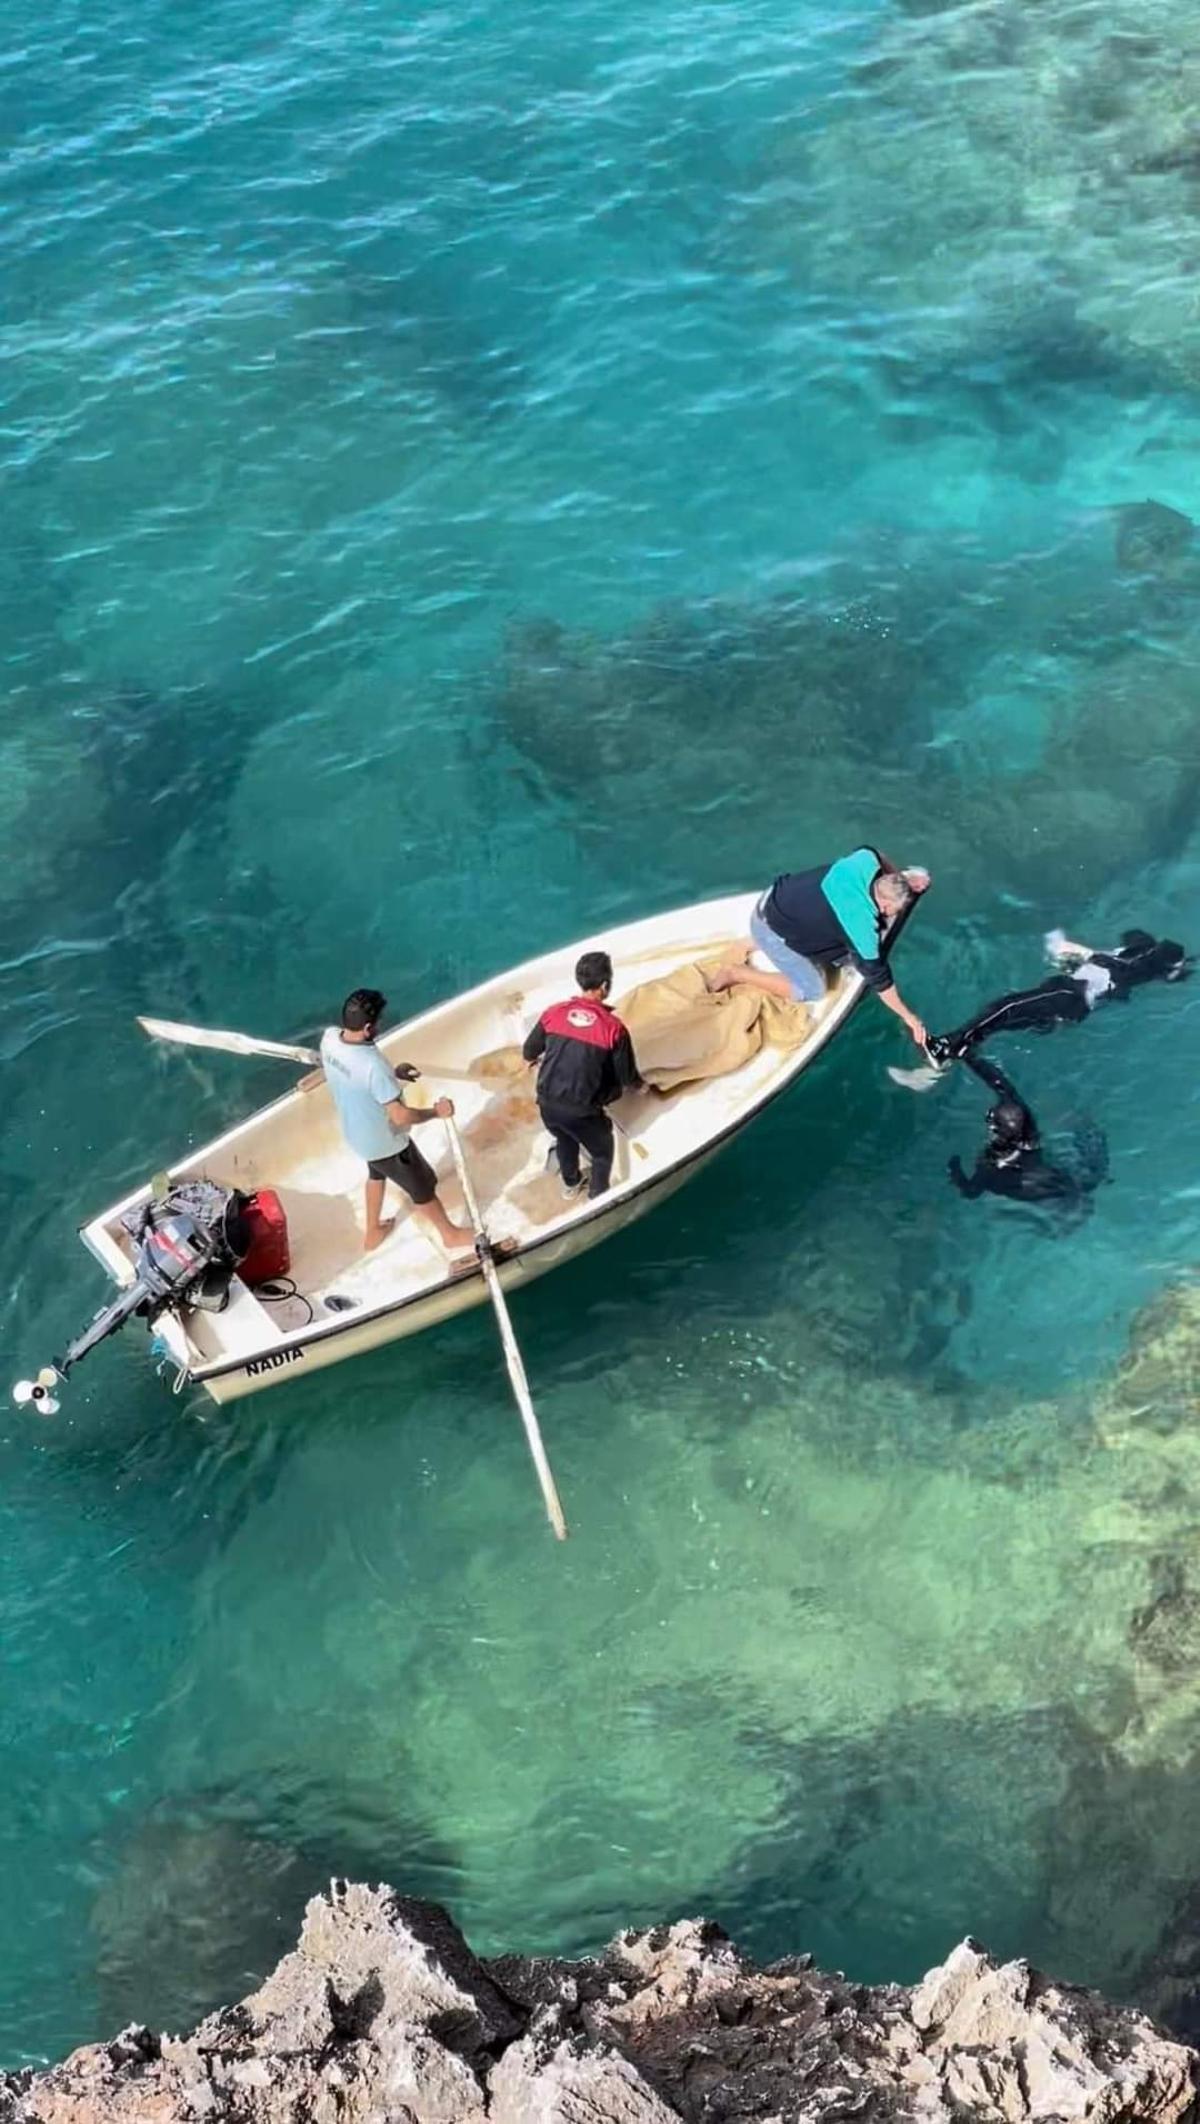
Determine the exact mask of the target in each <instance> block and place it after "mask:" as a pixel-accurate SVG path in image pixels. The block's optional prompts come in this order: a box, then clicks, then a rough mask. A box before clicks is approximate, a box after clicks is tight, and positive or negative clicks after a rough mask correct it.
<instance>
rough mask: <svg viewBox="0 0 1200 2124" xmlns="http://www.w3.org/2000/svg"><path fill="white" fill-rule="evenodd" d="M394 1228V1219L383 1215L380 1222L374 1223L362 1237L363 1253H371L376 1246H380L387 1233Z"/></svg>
mask: <svg viewBox="0 0 1200 2124" xmlns="http://www.w3.org/2000/svg"><path fill="white" fill-rule="evenodd" d="M395 1229H396V1220H395V1218H394V1217H385V1218H384V1219H383V1222H382V1223H381V1224H377V1225H375V1226H374V1227H373V1229H372V1230H371V1231H369V1232H367V1233H366V1235H365V1236H364V1238H363V1252H364V1254H373V1253H374V1251H375V1249H376V1247H377V1246H382V1245H383V1242H384V1240H385V1239H386V1238H387V1237H388V1235H389V1233H391V1232H394V1231H395Z"/></svg>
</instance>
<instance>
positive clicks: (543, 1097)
mask: <svg viewBox="0 0 1200 2124" xmlns="http://www.w3.org/2000/svg"><path fill="white" fill-rule="evenodd" d="M521 1052H522V1054H523V1055H524V1057H525V1060H526V1061H527V1062H539V1061H540V1063H541V1068H540V1069H539V1070H538V1078H537V1101H538V1105H539V1106H540V1107H542V1108H543V1109H547V1110H549V1111H551V1112H553V1113H558V1114H576V1115H582V1114H594V1113H598V1112H600V1110H601V1109H602V1108H603V1107H605V1106H609V1105H611V1103H612V1101H613V1100H614V1099H619V1098H620V1096H621V1093H622V1092H625V1091H635V1090H636V1089H637V1086H638V1085H639V1084H640V1083H641V1081H642V1080H641V1078H640V1077H639V1075H638V1069H637V1063H636V1062H635V1061H634V1058H633V1043H632V1041H631V1040H630V1037H629V1034H628V1032H627V1030H626V1028H625V1027H624V1026H623V1025H622V1023H621V1020H620V1019H619V1018H618V1016H617V1014H616V1012H615V1011H612V1010H610V1009H609V1007H608V1005H607V1003H597V1002H594V1001H593V1000H592V998H591V997H589V996H573V997H572V998H571V1000H570V1002H569V1003H553V1004H551V1006H550V1009H549V1010H544V1011H543V1012H542V1015H541V1017H540V1018H539V1019H538V1022H537V1024H536V1025H535V1026H534V1028H533V1031H532V1032H531V1033H530V1035H529V1037H528V1039H527V1040H526V1042H525V1045H524V1047H523V1048H522V1050H521Z"/></svg>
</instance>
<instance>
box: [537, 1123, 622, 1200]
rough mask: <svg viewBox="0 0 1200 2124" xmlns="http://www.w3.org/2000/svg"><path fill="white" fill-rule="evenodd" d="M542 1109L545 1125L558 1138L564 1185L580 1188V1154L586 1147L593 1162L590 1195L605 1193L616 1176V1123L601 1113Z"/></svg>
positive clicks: (559, 1164)
mask: <svg viewBox="0 0 1200 2124" xmlns="http://www.w3.org/2000/svg"><path fill="white" fill-rule="evenodd" d="M539 1112H540V1113H541V1116H542V1123H543V1126H544V1127H545V1128H548V1129H549V1131H550V1134H551V1135H552V1136H553V1138H554V1143H555V1148H556V1149H557V1151H558V1169H559V1172H560V1173H561V1174H562V1176H563V1182H564V1184H565V1185H566V1186H567V1187H578V1185H579V1178H580V1174H579V1153H580V1151H581V1150H585V1151H586V1152H587V1154H588V1157H589V1158H590V1159H591V1161H592V1177H591V1182H590V1184H589V1186H588V1194H589V1195H591V1196H595V1195H602V1194H603V1193H604V1191H605V1189H606V1188H607V1186H608V1183H609V1181H610V1180H611V1179H612V1162H613V1125H612V1122H611V1121H610V1120H609V1118H608V1115H607V1114H605V1113H599V1112H593V1113H590V1114H565V1113H563V1112H562V1110H561V1108H560V1107H557V1106H543V1107H541V1108H539Z"/></svg>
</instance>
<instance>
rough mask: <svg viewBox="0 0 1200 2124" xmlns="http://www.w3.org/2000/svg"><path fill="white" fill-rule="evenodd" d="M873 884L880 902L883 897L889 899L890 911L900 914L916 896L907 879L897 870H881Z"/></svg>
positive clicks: (909, 905)
mask: <svg viewBox="0 0 1200 2124" xmlns="http://www.w3.org/2000/svg"><path fill="white" fill-rule="evenodd" d="M875 885H876V888H877V890H878V892H879V895H880V901H881V903H882V901H883V899H884V898H886V899H887V900H888V901H890V903H891V912H893V913H895V914H902V913H903V911H904V909H905V908H906V907H911V906H912V903H913V901H914V900H915V899H916V897H917V895H916V893H915V892H914V890H913V888H912V886H911V885H910V884H909V882H908V879H907V878H906V877H905V876H904V873H903V872H902V871H899V870H884V871H881V873H880V875H879V876H878V877H877V878H876V880H875Z"/></svg>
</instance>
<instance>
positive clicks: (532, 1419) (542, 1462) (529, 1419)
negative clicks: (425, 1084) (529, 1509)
mask: <svg viewBox="0 0 1200 2124" xmlns="http://www.w3.org/2000/svg"><path fill="white" fill-rule="evenodd" d="M444 1119H445V1127H446V1134H447V1136H448V1138H449V1141H450V1150H451V1153H452V1155H453V1158H454V1167H455V1171H456V1172H457V1174H458V1184H459V1186H460V1187H461V1189H462V1192H463V1201H464V1202H465V1203H466V1205H467V1215H468V1217H469V1218H470V1220H471V1223H472V1225H473V1227H474V1230H475V1237H476V1240H477V1241H478V1242H479V1261H480V1266H481V1268H482V1269H483V1275H484V1281H485V1282H486V1284H487V1288H488V1296H489V1298H490V1299H491V1301H492V1309H493V1311H494V1313H495V1315H496V1325H497V1327H498V1328H499V1330H500V1343H501V1347H502V1349H503V1351H504V1361H505V1363H506V1365H507V1366H508V1377H509V1383H510V1385H511V1386H512V1390H513V1398H514V1400H515V1401H516V1404H517V1407H518V1409H519V1410H520V1412H521V1421H522V1423H523V1424H524V1426H525V1437H526V1440H527V1442H528V1445H529V1451H530V1455H531V1457H532V1460H533V1465H534V1467H535V1468H536V1470H537V1479H538V1482H539V1483H540V1485H541V1491H542V1498H543V1501H544V1503H545V1506H546V1516H547V1518H548V1519H549V1521H550V1524H551V1526H552V1527H553V1529H554V1532H555V1534H556V1535H557V1537H558V1539H559V1541H565V1540H566V1538H567V1520H566V1514H565V1513H564V1511H563V1508H562V1501H561V1499H560V1497H559V1494H558V1486H557V1484H556V1482H555V1480H554V1474H553V1471H552V1469H551V1466H550V1462H549V1459H548V1458H547V1455H546V1448H545V1445H544V1444H543V1442H542V1432H541V1426H540V1425H539V1423H538V1420H537V1412H536V1410H535V1409H534V1406H533V1396H532V1395H531V1394H530V1391H529V1381H528V1379H527V1378H526V1376H525V1365H524V1362H523V1360H522V1357H521V1351H520V1348H519V1346H518V1343H517V1338H516V1335H515V1333H514V1331H513V1324H512V1321H511V1320H510V1318H509V1314H508V1304H507V1301H506V1299H505V1296H504V1292H503V1290H502V1289H501V1287H500V1278H499V1276H498V1274H497V1272H496V1264H495V1261H494V1260H493V1258H492V1248H491V1241H490V1240H489V1238H488V1235H487V1231H486V1229H485V1227H484V1222H483V1218H482V1216H481V1215H480V1210H479V1199H478V1197H477V1195H476V1193H475V1186H474V1182H473V1181H472V1179H471V1174H470V1169H469V1167H468V1165H467V1160H466V1156H465V1153H464V1151H463V1147H462V1138H461V1136H460V1135H459V1133H458V1125H457V1123H456V1122H454V1121H452V1120H451V1119H450V1118H449V1116H448V1115H447V1116H444Z"/></svg>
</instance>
